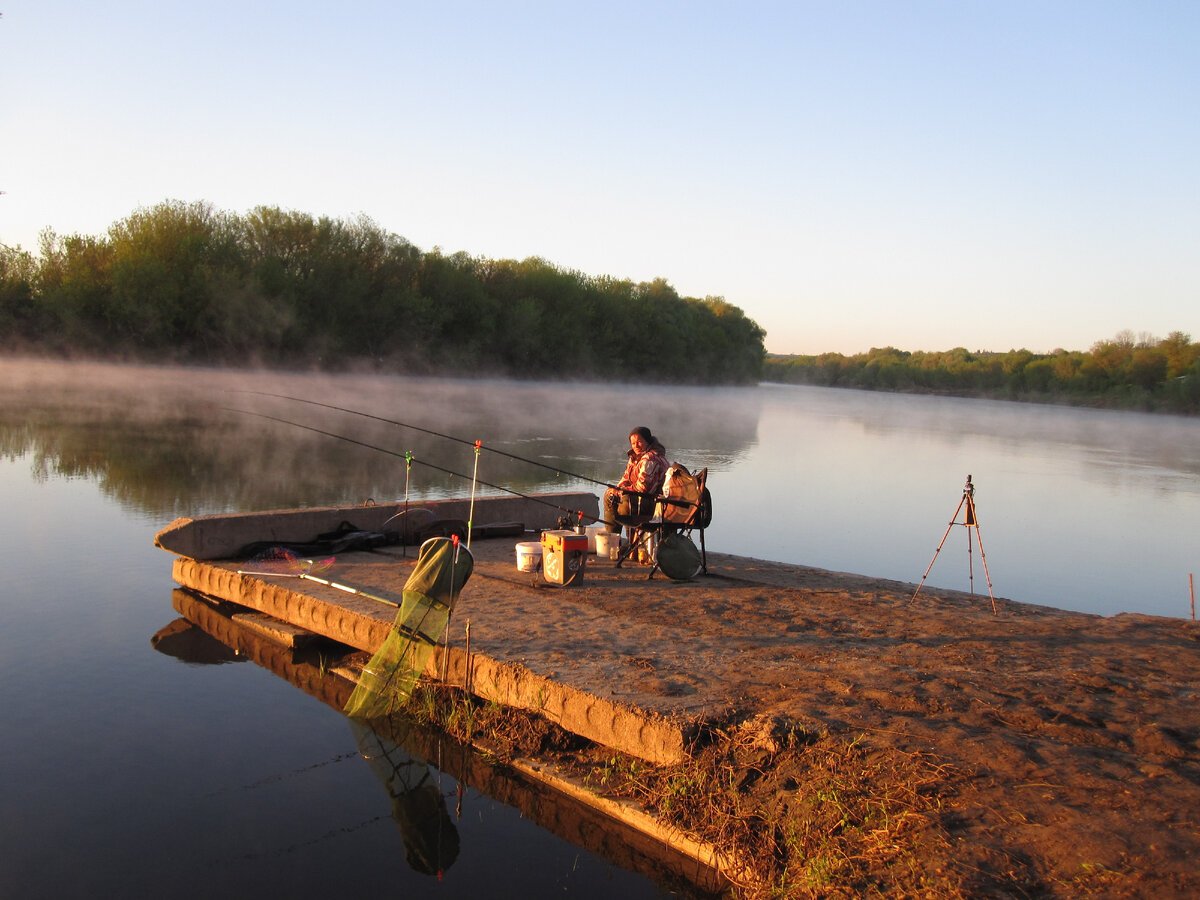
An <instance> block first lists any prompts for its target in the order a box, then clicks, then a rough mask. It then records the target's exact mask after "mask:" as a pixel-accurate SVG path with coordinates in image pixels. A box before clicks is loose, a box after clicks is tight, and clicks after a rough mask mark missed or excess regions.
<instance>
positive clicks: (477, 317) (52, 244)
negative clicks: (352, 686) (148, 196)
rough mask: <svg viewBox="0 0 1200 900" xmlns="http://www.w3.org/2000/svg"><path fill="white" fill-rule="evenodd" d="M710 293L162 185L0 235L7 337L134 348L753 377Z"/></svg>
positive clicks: (278, 360) (66, 345)
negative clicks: (429, 246)
mask: <svg viewBox="0 0 1200 900" xmlns="http://www.w3.org/2000/svg"><path fill="white" fill-rule="evenodd" d="M764 337H765V332H764V331H763V329H762V328H760V327H759V326H758V325H757V324H756V323H755V322H754V321H753V320H751V319H749V318H747V317H746V316H745V314H744V313H743V312H742V310H740V309H739V308H737V307H736V306H733V305H731V304H729V303H727V302H725V300H724V299H722V298H720V297H706V298H704V299H695V298H689V297H680V296H679V295H678V294H677V293H676V291H675V290H674V288H672V287H671V286H670V285H669V284H668V283H667V282H666V281H664V280H662V279H656V280H654V281H650V282H642V283H633V282H632V281H629V280H622V279H617V278H611V277H606V276H588V275H584V274H582V273H580V272H576V271H569V270H564V269H561V268H559V267H557V266H554V265H552V264H550V263H548V262H546V261H545V260H542V259H538V258H530V259H525V260H521V261H519V262H518V261H515V260H491V259H484V258H479V257H473V256H469V255H467V254H465V253H455V254H452V255H445V254H443V253H442V252H441V251H440V250H438V249H434V250H431V251H421V250H419V249H418V248H417V247H415V246H413V245H412V244H410V243H409V242H408V241H406V240H404V239H403V238H401V237H399V236H397V235H395V234H391V233H388V232H386V231H384V230H382V229H380V228H379V227H378V226H377V225H376V224H375V223H373V222H372V221H371V220H370V219H367V218H365V217H362V218H358V219H353V220H333V219H329V218H324V217H322V218H313V217H312V216H311V215H308V214H305V213H301V212H294V211H286V210H282V209H279V208H276V207H259V208H257V209H255V210H253V211H252V212H250V213H248V214H246V215H238V214H231V213H226V212H221V211H218V210H215V209H214V208H213V207H212V206H211V205H209V204H207V203H182V202H176V201H169V202H164V203H161V204H158V205H157V206H154V207H152V208H150V209H145V210H139V211H137V212H135V213H133V214H132V215H130V216H129V217H128V218H126V219H124V220H122V221H119V222H117V223H115V224H114V225H112V226H111V227H110V228H109V230H108V233H107V234H106V235H104V236H102V237H93V236H86V235H71V236H67V237H60V236H58V235H55V234H53V233H52V232H49V231H47V232H45V233H44V234H43V235H42V239H41V246H40V248H39V253H38V254H37V255H35V254H33V253H30V252H28V251H25V250H22V249H19V248H9V247H4V246H3V245H0V349H5V350H10V351H26V352H30V351H32V352H47V353H54V354H63V355H88V356H100V357H105V358H118V359H129V360H138V361H173V362H194V363H204V364H241V365H246V364H254V365H269V366H285V367H296V366H302V367H309V366H316V367H320V368H323V369H333V370H336V369H343V368H361V367H363V366H367V367H370V368H372V369H375V370H379V371H395V372H408V373H421V372H438V373H463V374H479V373H483V374H506V375H515V376H523V377H539V376H558V377H579V378H585V377H592V378H616V379H622V380H631V381H633V380H654V381H671V382H707V383H747V382H754V381H757V380H758V379H759V377H760V375H761V372H762V361H763V358H764V355H765V353H764V349H763V339H764Z"/></svg>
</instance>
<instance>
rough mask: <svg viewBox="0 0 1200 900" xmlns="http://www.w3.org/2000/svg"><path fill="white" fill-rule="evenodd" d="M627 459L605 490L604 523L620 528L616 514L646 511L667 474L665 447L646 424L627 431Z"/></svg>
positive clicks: (613, 529)
mask: <svg viewBox="0 0 1200 900" xmlns="http://www.w3.org/2000/svg"><path fill="white" fill-rule="evenodd" d="M628 456H629V462H628V463H627V464H626V466H625V474H624V475H622V476H621V480H620V481H618V482H617V486H616V487H615V488H609V489H608V490H606V491H605V492H604V524H606V525H607V526H608V530H609V531H611V532H613V533H614V534H616V533H619V532H620V530H621V525H620V523H618V522H617V516H618V515H622V516H624V515H633V516H636V515H640V514H649V513H651V512H653V511H654V502H655V497H657V496H658V493H659V491H661V490H662V486H663V479H664V478H666V476H667V449H666V448H665V447H664V446H663V445H662V443H661V442H660V441H659V439H658V438H656V437H655V436H654V435H653V434H651V433H650V429H649V428H647V427H646V426H645V425H639V426H638V427H637V428H635V429H633V431H631V432H629V453H628Z"/></svg>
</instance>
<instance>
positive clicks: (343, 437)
mask: <svg viewBox="0 0 1200 900" xmlns="http://www.w3.org/2000/svg"><path fill="white" fill-rule="evenodd" d="M243 393H255V392H254V391H245V392H243ZM218 408H219V409H223V410H225V411H227V412H235V413H241V414H243V415H247V416H257V417H258V418H260V419H268V420H270V421H272V422H279V423H281V424H283V425H291V426H293V427H295V428H303V429H304V430H305V431H311V432H314V433H315V434H323V435H325V436H326V437H331V438H336V439H337V440H339V441H346V442H347V443H349V444H357V445H358V446H359V447H366V448H367V449H368V450H378V451H379V452H380V453H386V454H387V455H388V456H395V457H398V458H399V459H403V460H405V461H406V463H414V462H415V463H420V464H421V465H423V466H425V467H427V468H430V469H434V470H435V471H438V472H441V473H443V474H445V475H453V476H454V477H455V478H465V479H468V480H469V479H470V478H471V476H470V475H464V474H463V473H462V472H455V471H454V470H453V469H444V468H442V467H441V466H437V465H434V464H433V463H428V462H425V461H424V460H422V459H417V458H416V457H414V456H412V454H411V453H408V454H405V453H399V452H397V451H395V450H389V449H388V448H387V447H380V446H378V445H376V444H368V443H367V442H366V441H359V440H356V439H354V438H352V437H347V436H346V435H344V434H337V433H336V432H333V431H325V430H324V429H321V428H314V427H313V426H312V425H302V424H301V423H299V422H293V421H291V420H290V419H281V418H279V417H278V416H268V415H267V414H266V413H259V412H252V411H251V410H248V409H238V408H236V407H233V406H221V407H218ZM479 484H482V485H483V486H484V487H489V488H492V489H493V490H497V491H503V492H504V493H506V494H512V495H513V496H516V497H520V498H521V499H523V500H530V501H532V502H534V503H540V504H542V506H548V507H550V509H556V510H558V511H559V512H564V513H567V514H568V515H572V516H576V515H577V516H580V517H582V514H583V513H582V510H576V509H568V508H567V507H565V506H559V505H558V504H557V503H551V502H550V501H549V500H543V499H541V498H540V497H532V496H530V495H529V494H522V493H521V492H520V491H514V490H513V489H512V488H506V487H503V486H502V485H499V484H491V483H490V482H487V481H479Z"/></svg>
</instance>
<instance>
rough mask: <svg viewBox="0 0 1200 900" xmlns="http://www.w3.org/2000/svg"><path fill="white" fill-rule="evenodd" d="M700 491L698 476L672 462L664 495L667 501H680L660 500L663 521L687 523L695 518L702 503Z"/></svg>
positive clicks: (665, 483) (679, 523)
mask: <svg viewBox="0 0 1200 900" xmlns="http://www.w3.org/2000/svg"><path fill="white" fill-rule="evenodd" d="M700 492H701V487H700V482H699V481H697V480H696V476H695V475H693V474H692V473H691V472H689V471H688V470H687V467H686V466H682V465H680V464H679V463H672V464H671V465H670V467H669V468H668V469H667V477H666V480H665V481H664V482H663V497H665V498H666V500H667V501H671V500H676V501H679V502H677V503H670V502H663V501H659V505H660V507H661V512H662V519H663V521H664V522H673V523H675V524H677V525H684V524H687V523H688V521H689V520H690V519H692V518H693V515H694V513H695V511H696V507H697V506H699V505H700ZM706 524H707V523H706Z"/></svg>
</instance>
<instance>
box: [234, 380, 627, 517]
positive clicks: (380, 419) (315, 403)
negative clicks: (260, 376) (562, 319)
mask: <svg viewBox="0 0 1200 900" xmlns="http://www.w3.org/2000/svg"><path fill="white" fill-rule="evenodd" d="M231 393H234V394H254V395H256V396H259V397H274V398H275V399H276V400H290V401H292V402H293V403H307V404H308V405H309V406H320V407H322V408H324V409H332V410H334V411H335V412H343V413H349V414H350V415H352V416H362V417H363V418H364V419H374V420H375V421H376V422H383V423H385V424H387V425H395V426H397V427H399V428H411V429H412V430H413V431H420V432H422V433H423V434H428V435H432V436H433V437H437V438H442V439H443V440H447V441H454V442H455V443H458V444H465V445H467V446H469V447H475V448H476V450H477V451H478V450H479V449H480V446H481V445H480V442H479V441H469V440H467V439H466V438H460V437H455V436H454V435H452V434H442V433H441V432H440V431H431V430H430V429H428V428H422V427H421V426H419V425H413V424H411V423H409V422H398V421H396V420H395V419H386V418H384V417H383V416H377V415H375V414H374V413H369V412H363V411H362V410H360V409H348V408H347V407H344V406H334V405H333V404H332V403H321V402H320V401H318V400H308V399H306V398H304V397H289V396H288V395H287V394H272V393H269V392H267V391H248V390H234V391H231ZM482 449H484V450H489V451H491V452H492V453H497V454H499V455H500V456H505V457H508V458H509V459H512V460H516V461H517V462H523V463H528V464H529V465H531V466H538V467H540V468H543V469H549V470H550V471H551V472H553V473H554V474H555V475H566V476H567V477H568V478H576V479H578V480H580V481H588V482H591V483H592V484H598V485H600V486H601V487H605V488H612V489H613V490H623V489H619V488H617V486H616V485H615V484H611V483H609V482H607V481H600V480H599V479H597V478H591V477H589V476H587V475H580V474H579V473H577V472H568V471H567V470H566V469H560V468H559V467H557V466H552V465H549V464H548V463H544V462H539V461H538V460H536V459H529V458H528V457H524V456H517V455H516V454H515V453H509V452H508V451H507V450H498V449H496V448H495V447H487V446H483V447H482ZM626 493H636V492H635V491H626Z"/></svg>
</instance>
